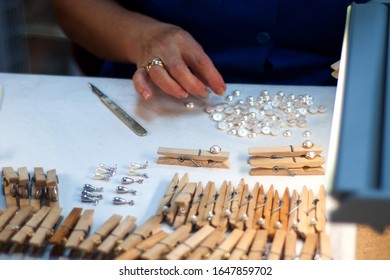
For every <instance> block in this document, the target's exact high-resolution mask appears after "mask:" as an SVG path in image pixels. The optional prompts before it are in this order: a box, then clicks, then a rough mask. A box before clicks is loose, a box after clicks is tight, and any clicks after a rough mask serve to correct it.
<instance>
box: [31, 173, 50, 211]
mask: <svg viewBox="0 0 390 280" xmlns="http://www.w3.org/2000/svg"><path fill="white" fill-rule="evenodd" d="M45 188H46V174H45V171H44V170H43V168H42V167H34V175H33V178H32V185H31V200H30V205H31V206H32V207H33V211H34V212H37V211H38V210H39V208H41V198H42V196H43V194H44V193H45Z"/></svg>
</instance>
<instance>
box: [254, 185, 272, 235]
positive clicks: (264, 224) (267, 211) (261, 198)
mask: <svg viewBox="0 0 390 280" xmlns="http://www.w3.org/2000/svg"><path fill="white" fill-rule="evenodd" d="M273 197H274V186H272V185H271V187H270V188H269V190H268V192H267V194H265V193H264V191H263V188H262V187H261V188H260V189H259V192H258V196H257V204H256V208H255V222H256V224H257V225H258V226H259V228H260V229H266V230H269V228H270V223H271V210H272V203H273Z"/></svg>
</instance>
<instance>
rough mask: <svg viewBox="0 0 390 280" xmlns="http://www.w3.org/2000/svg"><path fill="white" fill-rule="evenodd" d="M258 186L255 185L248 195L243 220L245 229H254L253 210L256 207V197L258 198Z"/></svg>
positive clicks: (257, 184)
mask: <svg viewBox="0 0 390 280" xmlns="http://www.w3.org/2000/svg"><path fill="white" fill-rule="evenodd" d="M259 190H260V184H259V183H256V184H255V186H254V187H253V189H252V191H251V193H250V199H249V201H248V209H247V217H248V218H247V219H246V220H245V229H256V228H258V227H257V226H256V221H255V220H254V218H255V209H256V205H257V197H258V196H259Z"/></svg>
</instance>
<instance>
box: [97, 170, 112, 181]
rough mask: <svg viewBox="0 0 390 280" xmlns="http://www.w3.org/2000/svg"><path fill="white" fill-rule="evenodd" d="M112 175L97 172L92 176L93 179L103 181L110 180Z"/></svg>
mask: <svg viewBox="0 0 390 280" xmlns="http://www.w3.org/2000/svg"><path fill="white" fill-rule="evenodd" d="M111 177H112V176H111V175H110V174H102V173H98V172H95V173H94V174H93V176H92V179H94V180H102V181H110V179H111Z"/></svg>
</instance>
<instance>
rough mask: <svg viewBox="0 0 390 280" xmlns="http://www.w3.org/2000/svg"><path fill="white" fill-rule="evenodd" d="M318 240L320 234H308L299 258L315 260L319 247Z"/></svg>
mask: <svg viewBox="0 0 390 280" xmlns="http://www.w3.org/2000/svg"><path fill="white" fill-rule="evenodd" d="M317 242H318V234H316V233H309V234H307V235H306V238H305V241H304V243H303V248H302V252H301V254H300V256H299V258H300V259H301V260H314V255H315V253H316V248H317Z"/></svg>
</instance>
